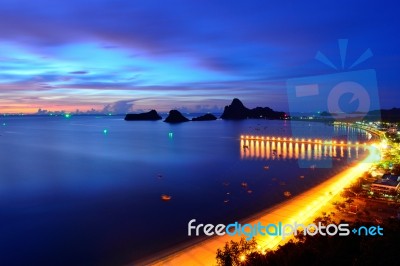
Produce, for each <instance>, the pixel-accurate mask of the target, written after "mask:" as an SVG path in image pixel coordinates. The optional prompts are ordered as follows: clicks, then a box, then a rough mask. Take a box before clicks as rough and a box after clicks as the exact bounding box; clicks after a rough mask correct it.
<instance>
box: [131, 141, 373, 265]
mask: <svg viewBox="0 0 400 266" xmlns="http://www.w3.org/2000/svg"><path fill="white" fill-rule="evenodd" d="M376 156H377V154H376V150H375V149H373V148H372V147H371V146H370V148H369V152H368V154H367V155H366V156H365V157H364V158H363V159H362V160H360V161H359V162H357V163H355V164H354V165H351V166H349V167H348V168H347V169H345V170H343V171H341V172H339V173H337V174H335V175H333V176H332V177H330V178H329V179H327V180H325V181H323V182H322V183H320V184H319V185H317V186H315V187H313V188H311V189H309V190H307V191H305V192H303V193H301V194H299V195H297V196H295V197H293V198H291V199H288V200H286V201H284V202H281V203H279V204H277V205H274V206H272V207H270V208H267V209H265V210H263V211H261V212H258V213H256V214H254V215H252V216H250V217H248V218H246V219H244V220H242V221H240V223H242V224H243V223H249V224H256V223H258V222H261V223H262V224H264V225H265V224H269V223H278V222H282V223H294V222H297V223H305V222H308V221H310V222H312V220H313V219H314V218H315V217H317V216H318V215H317V214H319V213H320V212H322V211H323V207H324V206H325V205H326V204H328V203H330V202H331V200H332V199H333V198H334V197H335V196H336V195H337V194H338V193H339V192H340V191H341V190H342V189H343V188H344V187H346V186H348V185H349V184H350V183H352V182H353V180H355V179H356V178H357V177H358V176H359V175H361V174H362V173H364V172H365V171H366V170H367V169H368V168H369V167H370V166H371V164H372V162H373V161H375V160H376V158H377V157H376ZM290 238H291V237H287V238H285V239H284V240H283V239H282V237H281V236H274V237H273V236H263V237H260V236H256V240H257V243H258V245H259V246H260V249H275V248H276V247H277V246H278V245H281V244H284V243H285V242H286V241H288V240H289V239H290ZM230 240H233V241H238V240H240V237H239V236H237V235H236V236H234V237H232V236H228V235H224V236H213V237H210V238H205V237H202V238H199V239H198V240H197V241H196V242H194V243H192V244H190V245H189V246H186V247H183V248H181V249H180V250H178V251H175V252H173V251H172V249H171V250H170V251H172V254H169V255H167V256H159V257H158V258H153V259H147V260H142V261H136V262H134V265H149V264H150V265H212V264H215V256H216V251H217V249H218V248H222V247H223V246H224V244H225V243H226V242H228V241H230ZM175 250H176V249H175ZM165 253H166V252H164V254H165Z"/></svg>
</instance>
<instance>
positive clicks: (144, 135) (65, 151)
mask: <svg viewBox="0 0 400 266" xmlns="http://www.w3.org/2000/svg"><path fill="white" fill-rule="evenodd" d="M241 136H242V138H241ZM245 136H253V137H254V138H255V136H258V137H265V138H264V140H261V138H255V139H251V140H249V139H243V137H245ZM267 136H268V137H271V138H272V137H275V138H276V139H277V138H278V137H279V138H281V141H278V140H275V141H272V140H271V141H269V140H268V141H267V140H266V137H267ZM283 138H287V140H289V138H292V139H293V142H284V141H283ZM295 138H298V139H302V138H304V139H305V140H307V139H309V138H311V139H312V140H314V139H319V140H323V141H326V140H328V141H332V140H335V141H337V142H338V143H339V141H352V142H353V143H355V142H356V141H357V142H360V147H346V146H344V147H343V146H334V145H332V142H331V144H330V145H329V144H326V145H325V144H324V142H323V143H322V144H307V143H295V141H294V140H295ZM370 138H371V135H370V134H369V133H367V132H364V131H362V130H360V129H357V128H353V127H348V126H345V125H332V124H326V123H320V122H312V121H289V120H252V119H249V120H241V121H226V120H220V119H219V120H216V121H201V122H187V123H181V124H168V123H164V122H162V121H124V117H123V116H70V117H65V116H4V117H1V118H0V265H126V264H129V263H133V262H135V261H138V260H143V259H145V258H149V257H152V256H155V255H157V254H163V252H164V254H165V251H166V250H167V251H171V250H173V249H174V247H176V248H178V247H182V246H185V245H187V244H189V243H191V242H192V241H197V240H198V239H196V237H193V236H192V237H188V236H187V225H188V222H189V221H190V220H191V219H196V221H197V222H196V223H214V224H218V223H225V224H228V223H232V222H235V221H240V220H242V219H245V218H246V217H249V216H251V215H253V214H254V213H258V212H261V211H263V210H266V209H267V208H269V207H272V206H274V205H276V204H278V203H281V202H283V201H285V200H287V199H288V197H287V194H288V193H286V196H285V192H290V194H291V197H293V196H296V195H297V194H299V193H301V192H303V191H306V190H307V189H309V188H311V187H313V186H315V185H317V184H319V183H321V182H323V181H324V180H326V179H328V178H329V177H331V176H332V175H334V174H336V173H338V172H340V171H341V170H343V169H344V168H346V167H348V166H349V165H351V164H353V163H354V162H357V161H358V160H360V158H362V157H363V156H365V154H366V153H367V151H366V149H365V148H363V147H364V146H363V145H362V143H364V142H366V141H368V140H369V139H370ZM163 195H164V200H163V199H162V196H163ZM166 199H167V200H166Z"/></svg>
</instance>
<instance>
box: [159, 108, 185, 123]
mask: <svg viewBox="0 0 400 266" xmlns="http://www.w3.org/2000/svg"><path fill="white" fill-rule="evenodd" d="M188 121H189V119H187V118H186V117H184V116H183V115H182V114H181V112H179V111H178V110H171V111H169V115H168V117H167V118H165V120H164V122H166V123H182V122H188Z"/></svg>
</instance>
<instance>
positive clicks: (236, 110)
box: [221, 98, 287, 120]
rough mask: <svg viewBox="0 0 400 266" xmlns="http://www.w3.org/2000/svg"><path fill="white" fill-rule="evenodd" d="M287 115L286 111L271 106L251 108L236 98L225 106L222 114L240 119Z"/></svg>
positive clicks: (281, 117) (275, 117) (276, 117)
mask: <svg viewBox="0 0 400 266" xmlns="http://www.w3.org/2000/svg"><path fill="white" fill-rule="evenodd" d="M286 117H287V115H286V114H285V112H276V111H274V110H272V109H271V108H269V107H256V108H254V109H249V108H247V107H245V106H244V105H243V103H242V102H241V101H240V100H239V99H237V98H235V99H233V101H232V103H231V104H230V105H228V106H225V109H224V113H223V114H222V115H221V118H222V119H231V120H240V119H248V118H253V119H260V118H262V119H285V118H286Z"/></svg>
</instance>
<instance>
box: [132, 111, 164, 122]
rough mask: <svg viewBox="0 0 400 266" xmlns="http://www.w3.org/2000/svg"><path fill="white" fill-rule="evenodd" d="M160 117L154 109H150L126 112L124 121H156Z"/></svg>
mask: <svg viewBox="0 0 400 266" xmlns="http://www.w3.org/2000/svg"><path fill="white" fill-rule="evenodd" d="M161 119H162V118H161V116H160V115H159V114H158V113H157V111H156V110H151V111H150V112H147V113H140V114H127V115H126V116H125V120H126V121H156V120H161Z"/></svg>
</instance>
